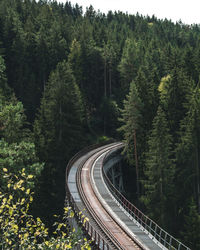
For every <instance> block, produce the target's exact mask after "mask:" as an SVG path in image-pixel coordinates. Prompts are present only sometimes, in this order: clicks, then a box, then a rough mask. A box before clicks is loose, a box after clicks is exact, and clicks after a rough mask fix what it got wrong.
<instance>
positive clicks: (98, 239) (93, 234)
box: [65, 142, 112, 250]
mask: <svg viewBox="0 0 200 250" xmlns="http://www.w3.org/2000/svg"><path fill="white" fill-rule="evenodd" d="M107 143H108V142H107ZM103 145H104V144H102V143H101V144H96V145H92V146H89V147H86V148H84V149H83V150H81V151H79V152H78V153H77V154H75V155H74V156H73V157H72V158H71V160H70V161H69V162H68V164H67V167H66V185H65V189H66V197H65V206H68V204H69V205H70V206H71V207H72V209H73V210H74V212H75V215H76V218H77V220H78V221H79V222H80V223H81V225H82V227H83V228H84V229H85V231H86V233H87V234H88V235H89V236H90V238H91V239H92V240H93V241H94V243H95V244H96V246H100V245H102V249H103V250H105V249H107V250H110V249H112V246H110V244H109V243H108V242H107V240H105V239H104V237H103V236H102V235H100V234H99V231H98V230H96V228H95V227H94V226H93V225H92V224H91V223H90V221H87V220H86V219H85V217H84V216H82V213H81V212H82V211H80V210H79V208H78V206H77V205H76V202H75V201H74V198H73V196H72V194H71V193H70V190H69V186H68V176H69V172H70V169H71V168H72V166H73V164H74V163H75V162H76V161H77V160H78V159H79V158H80V157H82V156H84V155H85V154H86V153H88V152H89V151H92V150H94V149H97V148H99V147H101V146H103Z"/></svg>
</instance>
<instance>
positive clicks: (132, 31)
mask: <svg viewBox="0 0 200 250" xmlns="http://www.w3.org/2000/svg"><path fill="white" fill-rule="evenodd" d="M199 76H200V24H193V25H186V24H184V23H182V22H181V21H179V22H177V23H173V22H172V21H171V20H167V19H165V20H160V19H158V18H156V17H155V16H152V17H150V16H142V15H140V14H139V13H138V14H136V15H130V14H127V13H123V12H120V11H118V12H112V11H109V12H108V14H104V13H101V12H100V11H97V10H95V9H94V8H93V7H92V6H88V8H87V10H86V12H85V13H83V9H82V7H81V6H79V5H78V4H76V5H74V6H73V5H72V4H71V3H70V2H66V3H65V4H61V3H58V2H57V1H48V0H39V1H35V0H0V156H1V157H0V197H1V201H0V225H1V229H0V246H1V244H2V242H3V240H4V239H3V236H1V235H3V234H1V233H2V230H3V229H2V225H3V224H1V223H3V221H4V220H3V219H2V218H3V216H4V214H3V212H2V211H4V210H3V207H4V206H3V205H4V203H5V200H4V199H3V197H4V195H5V193H8V194H9V190H10V186H11V184H12V182H8V179H9V176H10V175H9V174H7V172H9V173H12V174H13V176H14V177H13V178H16V179H18V177H17V176H18V175H20V173H21V178H23V180H24V181H23V182H24V183H26V187H25V188H26V189H25V190H26V193H25V195H29V193H30V192H34V194H33V198H34V201H33V202H32V203H31V205H30V208H29V209H28V208H27V209H28V210H27V211H29V213H31V215H32V216H33V218H37V217H39V218H41V220H42V221H43V222H44V224H45V225H46V226H47V227H48V228H50V229H49V230H50V231H52V230H53V229H51V228H52V225H53V223H54V222H55V218H54V217H53V215H54V214H58V215H61V214H62V211H63V207H64V198H65V168H66V165H67V162H68V161H69V159H70V158H71V157H72V156H73V155H74V154H75V153H77V152H78V151H79V150H80V149H82V148H83V147H85V146H87V145H91V144H94V143H96V142H101V141H104V140H108V139H110V138H113V139H115V140H121V141H124V143H125V147H124V150H123V155H124V157H125V159H126V164H124V167H125V168H126V167H127V168H129V171H130V172H131V173H132V176H131V178H132V180H133V181H132V182H131V183H134V185H135V187H134V190H135V194H132V195H133V197H135V198H134V200H133V203H135V204H137V206H138V207H139V208H141V209H142V211H143V212H144V213H145V214H147V215H148V216H149V217H150V218H152V219H153V220H154V221H156V222H157V223H158V224H159V225H160V226H162V227H163V228H164V229H165V230H167V231H168V232H169V233H171V234H172V235H174V236H175V237H177V238H178V239H179V240H181V241H182V242H183V243H185V244H186V245H187V246H189V247H190V248H191V249H193V250H198V249H200V78H199ZM6 178H7V179H6ZM13 178H11V179H10V181H11V180H13ZM9 183H11V184H9ZM12 185H14V184H12ZM132 185H133V184H132ZM13 187H14V189H16V186H13ZM18 188H19V189H20V190H19V191H18V192H16V195H17V198H16V199H19V198H20V199H23V194H22V193H23V191H24V188H23V186H22V182H20V183H19V182H18ZM30 190H31V191H30ZM15 191H16V190H15ZM9 197H10V196H9ZM31 197H32V196H31ZM9 199H10V200H8V201H9V202H11V200H12V199H11V197H10V198H9ZM30 199H31V200H32V198H30ZM21 201H22V200H21ZM23 201H24V200H23ZM22 203H23V202H22ZM2 204H3V205H2ZM47 211H48V212H47ZM9 213H11V214H12V211H11V212H10V211H9ZM23 216H24V215H23ZM38 223H39V222H38ZM13 230H15V231H16V228H15V229H13ZM38 232H39V231H38ZM9 237H11V238H10V239H11V240H8V242H7V243H8V244H10V247H11V246H12V244H14V243H12V242H16V239H15V240H13V239H12V235H10V236H9ZM10 242H11V243H10ZM48 244H49V243H48ZM15 247H16V246H15ZM13 249H14V247H13ZM33 249H34V248H33Z"/></svg>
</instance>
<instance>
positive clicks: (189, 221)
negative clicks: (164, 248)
mask: <svg viewBox="0 0 200 250" xmlns="http://www.w3.org/2000/svg"><path fill="white" fill-rule="evenodd" d="M188 207H189V212H188V214H187V215H185V216H184V222H185V223H184V226H183V230H182V232H181V235H182V237H183V240H184V242H185V244H187V245H188V246H189V247H190V248H191V249H192V250H198V249H200V215H199V214H198V212H197V206H196V204H195V201H194V199H191V202H190V204H189V206H188Z"/></svg>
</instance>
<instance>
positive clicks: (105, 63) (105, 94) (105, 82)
mask: <svg viewBox="0 0 200 250" xmlns="http://www.w3.org/2000/svg"><path fill="white" fill-rule="evenodd" d="M106 67H107V62H106V58H105V61H104V96H105V97H107V91H106V90H107V89H106V88H107V86H106V85H107V79H106V78H107V77H106V74H107V71H106Z"/></svg>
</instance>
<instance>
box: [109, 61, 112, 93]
mask: <svg viewBox="0 0 200 250" xmlns="http://www.w3.org/2000/svg"><path fill="white" fill-rule="evenodd" d="M109 87H110V96H111V95H112V69H111V64H109Z"/></svg>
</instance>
